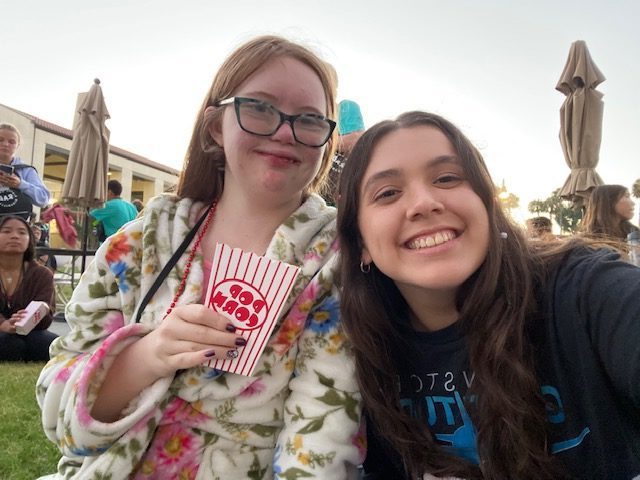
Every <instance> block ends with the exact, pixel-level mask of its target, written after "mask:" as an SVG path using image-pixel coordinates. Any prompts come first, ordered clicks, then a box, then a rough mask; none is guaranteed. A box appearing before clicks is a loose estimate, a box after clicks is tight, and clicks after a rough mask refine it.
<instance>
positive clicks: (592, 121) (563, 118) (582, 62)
mask: <svg viewBox="0 0 640 480" xmlns="http://www.w3.org/2000/svg"><path fill="white" fill-rule="evenodd" d="M604 80H605V77H604V75H603V74H602V72H600V70H599V69H598V67H597V66H596V64H595V63H594V62H593V60H592V59H591V55H590V54H589V50H588V49H587V44H586V43H585V42H584V41H583V40H578V41H576V42H573V44H571V49H570V51H569V58H568V59H567V63H566V65H565V67H564V71H563V72H562V75H561V76H560V80H559V81H558V84H557V85H556V90H559V91H560V92H562V93H564V94H565V95H566V96H567V98H566V99H565V101H564V102H563V103H562V107H561V108H560V144H561V145H562V150H563V152H564V158H565V160H566V162H567V165H569V168H570V169H571V173H570V174H569V178H567V180H566V181H565V183H564V185H563V187H562V188H561V189H560V196H561V197H563V198H565V199H568V200H572V201H573V202H574V204H577V205H582V204H583V203H584V200H585V199H586V198H588V197H589V194H590V193H591V190H592V189H593V188H594V187H596V186H598V185H602V184H603V183H604V182H603V181H602V179H601V178H600V176H599V175H598V174H597V173H596V170H595V168H596V166H597V165H598V159H599V156H600V142H601V140H602V112H603V106H604V104H603V101H602V96H603V95H602V93H600V92H598V91H597V90H596V87H597V86H598V85H599V84H600V83H602V82H603V81H604Z"/></svg>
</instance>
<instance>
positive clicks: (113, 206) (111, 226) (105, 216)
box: [89, 180, 138, 237]
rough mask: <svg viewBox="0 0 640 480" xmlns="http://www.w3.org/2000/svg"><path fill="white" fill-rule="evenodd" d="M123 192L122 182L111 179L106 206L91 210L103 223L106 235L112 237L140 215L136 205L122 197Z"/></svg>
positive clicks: (91, 213)
mask: <svg viewBox="0 0 640 480" xmlns="http://www.w3.org/2000/svg"><path fill="white" fill-rule="evenodd" d="M121 194H122V184H121V183H120V182H119V181H118V180H109V182H108V183H107V201H106V202H105V204H104V207H102V208H94V209H93V210H91V211H90V212H89V215H91V216H92V217H93V218H95V219H96V220H98V221H99V222H101V223H102V226H103V228H104V235H105V237H110V236H111V235H113V234H114V233H116V232H117V231H118V230H119V229H120V227H122V226H123V225H124V224H126V223H127V222H130V221H131V220H133V219H134V218H136V216H137V215H138V210H137V209H136V207H134V206H133V204H132V203H131V202H127V201H126V200H124V199H122V198H120V195H121Z"/></svg>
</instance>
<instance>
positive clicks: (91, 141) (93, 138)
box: [62, 78, 110, 272]
mask: <svg viewBox="0 0 640 480" xmlns="http://www.w3.org/2000/svg"><path fill="white" fill-rule="evenodd" d="M93 82H94V83H93V85H92V86H91V88H90V89H89V91H88V92H85V93H81V94H79V95H78V100H77V104H76V115H75V118H74V120H73V140H72V142H71V152H70V153H69V163H68V164H67V173H66V175H65V179H64V184H63V186H62V201H63V203H65V204H67V205H70V206H74V207H79V208H81V209H82V211H83V218H82V225H81V226H82V237H81V238H82V266H81V271H82V272H84V269H85V263H86V257H87V253H88V251H87V241H88V235H89V209H90V208H92V207H96V206H99V205H101V204H102V203H104V201H105V200H106V198H107V173H108V170H109V164H108V159H109V134H110V132H109V129H108V128H107V127H106V125H105V121H106V120H107V119H108V118H109V112H108V111H107V106H106V105H105V103H104V96H103V95H102V88H100V80H98V79H97V78H96V79H95V80H94V81H93Z"/></svg>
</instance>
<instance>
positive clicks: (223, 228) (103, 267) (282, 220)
mask: <svg viewBox="0 0 640 480" xmlns="http://www.w3.org/2000/svg"><path fill="white" fill-rule="evenodd" d="M335 82H336V79H335V74H334V72H333V69H332V68H331V67H330V66H329V65H328V64H327V63H325V62H324V61H323V60H321V59H320V58H318V57H317V56H316V55H315V54H313V53H312V52H311V51H309V50H308V49H306V48H305V47H302V46H300V45H298V44H295V43H292V42H290V41H287V40H285V39H283V38H279V37H274V36H266V37H258V38H256V39H254V40H251V41H249V42H248V43H246V44H245V45H243V46H241V47H239V48H238V49H237V50H236V51H235V52H233V53H232V54H231V55H230V56H229V57H228V58H227V60H226V61H225V62H224V63H223V65H222V66H221V68H220V69H219V71H218V73H217V75H216V77H215V78H214V80H213V84H212V86H211V88H210V90H209V92H208V93H207V95H206V97H205V99H204V102H203V104H202V107H201V108H200V111H199V112H198V114H197V116H196V122H195V128H194V132H193V135H192V138H191V142H190V145H189V147H188V151H187V155H186V160H185V164H184V169H183V171H182V174H181V176H180V180H179V184H178V189H177V193H176V194H175V195H164V196H161V197H159V198H156V199H154V200H152V201H150V202H149V203H148V204H147V206H146V207H145V209H144V210H143V211H142V213H141V218H139V219H137V220H135V221H133V222H131V223H129V224H128V225H127V226H126V227H124V229H123V230H121V231H120V232H119V233H117V234H116V235H114V236H112V237H111V238H110V239H108V240H107V242H105V244H104V245H102V247H101V248H100V250H99V251H98V252H97V254H96V260H95V262H94V263H93V264H92V265H91V266H90V267H89V269H88V271H87V272H85V274H84V275H83V277H82V280H81V282H80V284H79V286H78V287H77V289H76V290H75V292H74V295H73V298H72V299H71V301H70V303H69V305H68V308H67V321H68V323H69V325H70V326H71V332H70V333H69V334H68V335H67V336H65V337H64V338H61V339H60V340H59V341H57V342H55V343H54V345H53V346H52V350H51V352H52V360H51V362H50V363H49V364H48V365H47V366H46V367H45V369H44V370H43V372H42V374H41V376H40V379H39V382H38V397H39V401H40V403H41V405H42V409H43V422H44V426H45V430H46V433H47V435H48V437H49V438H50V439H51V440H53V441H55V442H56V443H57V444H58V445H59V446H60V448H61V449H62V452H63V454H64V457H63V459H62V461H61V462H60V464H59V468H58V477H57V478H63V477H64V478H67V479H69V478H74V479H75V478H77V479H80V478H82V479H85V478H94V477H98V476H99V475H108V476H110V477H111V478H133V479H144V478H149V479H151V478H153V479H163V478H196V476H197V478H212V479H213V478H224V479H252V478H253V479H255V478H261V479H267V478H273V477H276V478H300V477H309V478H327V479H328V478H331V479H341V478H347V477H348V476H349V475H350V474H351V473H353V471H354V470H355V465H357V464H358V463H359V462H360V460H361V454H360V452H361V449H360V448H359V446H360V445H361V442H360V437H359V436H358V433H357V432H358V425H359V410H358V405H359V396H358V394H357V391H356V390H357V388H356V382H355V379H354V377H353V371H352V369H349V368H348V367H347V366H348V365H349V361H348V360H349V357H348V355H347V344H346V341H345V337H344V335H343V333H342V331H341V326H340V324H339V322H338V318H339V317H338V304H337V300H336V291H335V287H334V282H333V270H332V267H333V264H334V258H335V253H336V248H337V246H336V243H335V236H336V231H335V216H336V212H335V209H333V208H331V207H328V206H327V205H326V204H325V202H324V201H323V200H322V197H321V196H320V195H319V194H318V192H319V191H320V190H321V189H322V187H323V184H324V181H325V178H326V176H327V172H328V171H329V169H330V166H331V165H330V159H331V158H332V154H333V142H334V137H333V130H334V126H335V124H334V122H333V119H334V118H335V89H336V86H335ZM199 221H201V224H200V225H201V226H200V227H197V222H199ZM194 226H195V227H194ZM190 231H192V232H197V233H195V234H196V236H195V239H194V241H193V242H191V244H190V245H189V248H188V249H187V250H186V251H185V252H184V254H182V255H181V257H180V258H179V260H178V262H177V264H176V266H175V268H173V269H172V270H171V271H170V272H169V274H168V275H167V276H166V278H164V279H163V281H162V283H161V284H160V286H159V288H158V289H157V291H156V293H155V294H154V295H153V298H152V300H151V301H150V302H149V303H148V304H147V306H146V308H144V309H143V310H140V302H141V299H142V298H143V297H144V296H145V293H146V292H147V291H148V290H149V289H150V287H151V286H152V284H153V283H154V280H156V278H157V277H158V275H159V272H160V271H161V270H162V269H163V266H164V265H166V264H167V263H168V262H169V260H170V259H171V257H172V254H173V253H174V252H175V251H176V250H179V246H180V244H181V243H182V242H183V240H184V238H185V237H187V235H188V233H189V232H190ZM217 243H222V244H227V245H229V246H231V247H237V248H241V249H242V250H244V251H246V252H252V253H254V254H257V255H262V256H266V257H267V258H269V259H273V260H278V261H281V262H286V263H289V264H292V265H295V266H298V267H300V269H301V271H300V274H299V275H298V277H297V279H296V283H295V284H294V286H293V289H292V293H291V295H290V296H289V298H288V299H287V300H286V304H285V307H284V308H283V313H282V314H281V316H280V318H279V319H278V322H277V324H276V327H275V330H274V332H273V333H272V334H271V337H270V338H269V340H268V343H267V347H266V349H265V351H264V353H263V354H262V355H261V356H260V358H259V359H258V364H257V367H256V369H255V372H254V374H253V376H252V377H245V376H241V375H235V374H231V373H225V372H222V371H218V370H214V369H211V368H208V367H205V366H203V365H202V364H203V362H206V361H208V360H210V359H233V358H235V357H237V356H238V352H239V351H241V350H242V348H243V346H244V344H245V339H244V338H243V337H242V336H240V335H238V332H235V329H236V327H235V326H234V325H233V324H232V323H231V322H230V321H229V320H227V319H226V318H225V317H224V316H222V315H219V314H217V313H216V312H214V311H213V310H210V309H208V308H205V307H204V306H203V305H202V302H203V301H204V295H205V292H206V291H207V286H208V279H209V274H210V271H211V269H212V268H214V267H215V265H213V263H212V262H213V255H214V251H215V247H216V244H217ZM138 310H140V312H141V315H140V322H139V323H136V320H135V319H136V315H137V314H138V313H140V312H139V311H138ZM234 332H235V333H234Z"/></svg>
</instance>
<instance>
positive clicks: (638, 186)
mask: <svg viewBox="0 0 640 480" xmlns="http://www.w3.org/2000/svg"><path fill="white" fill-rule="evenodd" d="M631 193H632V194H633V196H634V197H636V198H640V178H639V179H637V180H636V181H635V182H634V183H633V186H632V187H631Z"/></svg>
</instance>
